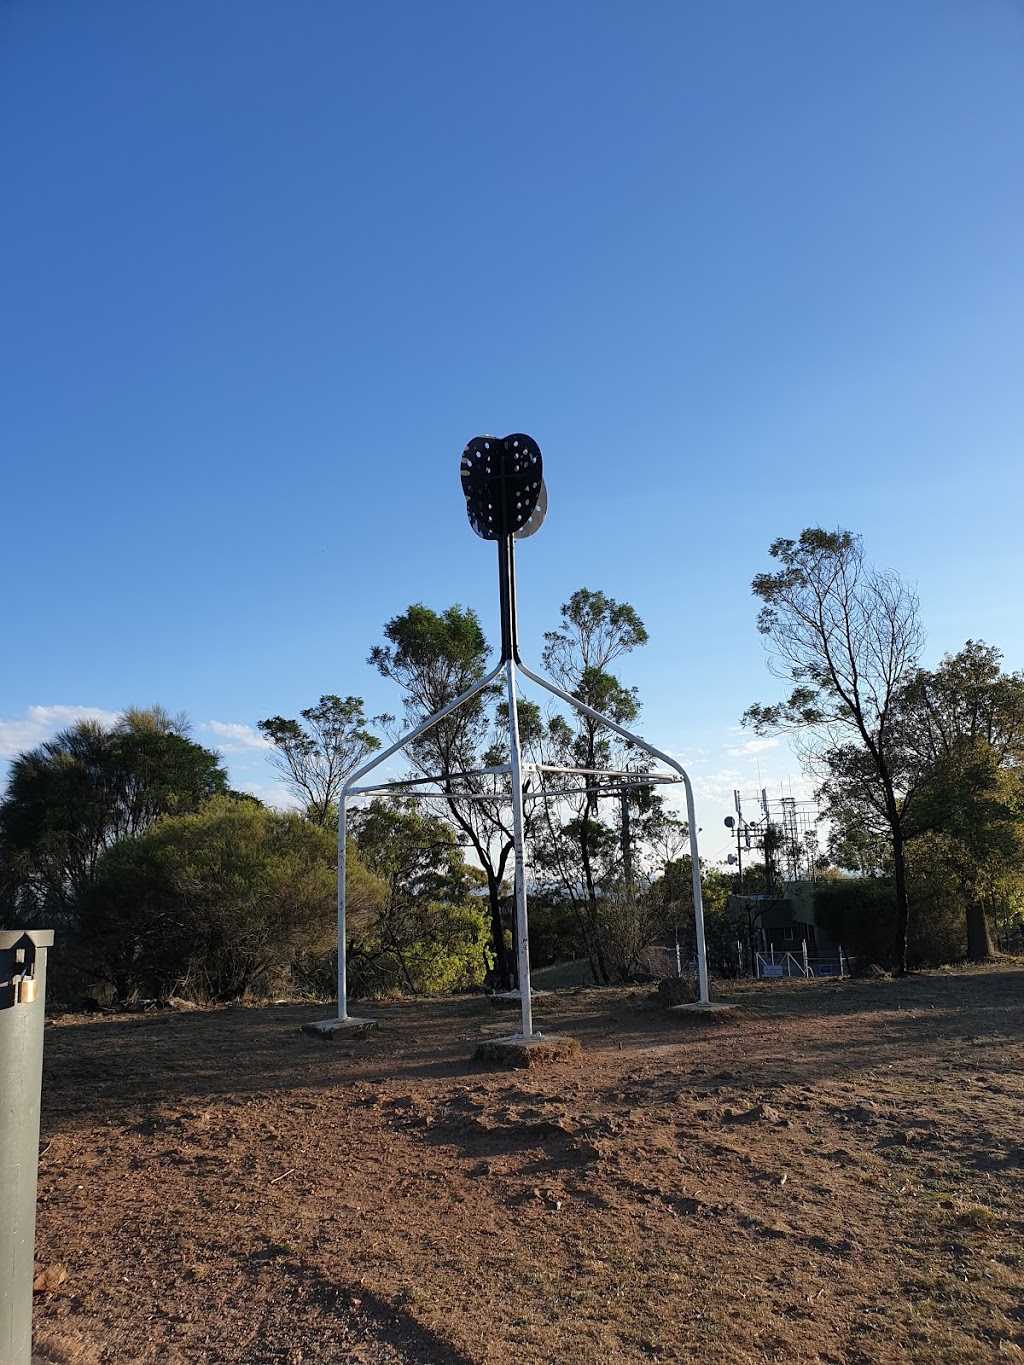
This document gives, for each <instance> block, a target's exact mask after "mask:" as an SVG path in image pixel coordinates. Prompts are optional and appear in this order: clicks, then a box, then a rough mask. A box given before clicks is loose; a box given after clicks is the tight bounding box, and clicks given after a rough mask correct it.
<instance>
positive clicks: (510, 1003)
mask: <svg viewBox="0 0 1024 1365" xmlns="http://www.w3.org/2000/svg"><path fill="white" fill-rule="evenodd" d="M550 994H551V992H550V991H531V992H530V999H531V1000H539V999H540V998H541V997H542V996H545V995H550ZM487 998H488V1000H489V1001H490V1002H491V1008H492V1009H495V1010H518V1009H521V1008H522V1004H523V997H522V996H521V995H520V994H519V992H518V991H495V992H494V994H493V995H489V996H488V997H487Z"/></svg>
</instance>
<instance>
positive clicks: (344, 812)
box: [338, 790, 348, 1023]
mask: <svg viewBox="0 0 1024 1365" xmlns="http://www.w3.org/2000/svg"><path fill="white" fill-rule="evenodd" d="M347 824H348V792H346V791H344V790H342V793H341V796H340V797H339V799H338V1018H339V1019H340V1020H341V1022H342V1023H344V1022H345V1020H346V1019H347V1018H348V959H347V949H348V945H347V942H346V939H345V854H346V852H347V849H346V837H345V836H346V827H347Z"/></svg>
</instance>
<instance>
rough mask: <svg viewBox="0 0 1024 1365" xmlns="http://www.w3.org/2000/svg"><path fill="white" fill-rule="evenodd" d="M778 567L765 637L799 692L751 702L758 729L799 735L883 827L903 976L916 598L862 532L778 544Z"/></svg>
mask: <svg viewBox="0 0 1024 1365" xmlns="http://www.w3.org/2000/svg"><path fill="white" fill-rule="evenodd" d="M769 554H770V555H771V557H772V558H773V559H775V560H777V561H778V563H779V565H780V568H779V569H777V570H776V571H775V572H774V573H761V574H758V575H757V577H756V578H755V579H754V581H753V585H752V587H753V592H754V595H755V596H756V597H758V598H760V600H761V602H762V603H763V605H762V607H761V610H760V613H759V615H758V622H757V623H758V629H759V630H760V631H761V633H762V635H763V636H764V637H765V640H766V644H767V647H768V650H769V659H770V664H771V666H772V669H773V671H774V672H775V673H776V675H777V676H779V677H781V678H784V679H785V680H786V681H787V682H788V683H790V684H791V685H792V690H791V691H790V694H789V696H788V697H787V698H786V699H785V700H783V701H779V702H774V703H771V704H769V705H767V706H765V705H754V706H751V707H750V708H749V709H748V710H747V712H746V713H745V715H744V723H746V724H748V725H752V726H753V727H754V729H755V730H756V731H757V732H758V733H766V732H771V731H778V730H798V731H801V732H802V733H803V734H804V735H805V736H806V741H805V744H806V747H805V754H806V755H807V757H808V759H809V762H810V764H811V766H812V767H813V768H814V769H815V771H817V773H818V774H819V776H822V777H825V778H826V779H827V780H828V781H831V782H832V783H833V784H834V785H835V786H836V787H837V788H839V789H842V790H843V791H847V792H849V791H853V792H854V793H855V794H856V797H857V799H858V800H860V801H863V802H866V803H867V804H868V805H869V806H871V808H872V809H873V810H874V811H876V812H877V815H878V817H879V818H880V819H881V820H882V821H883V822H884V825H885V829H886V833H887V838H888V842H889V846H890V849H891V853H892V862H893V869H894V879H895V900H896V917H895V932H894V936H893V952H892V956H893V963H894V967H895V969H896V970H897V971H899V972H905V971H906V970H907V932H908V923H909V899H908V894H907V879H906V855H905V844H906V827H905V816H906V798H907V790H906V778H907V766H906V762H905V748H904V745H903V742H902V738H901V736H900V734H899V732H898V729H897V727H896V724H895V721H896V716H897V710H898V706H899V700H900V697H901V696H902V693H903V689H904V688H905V686H906V684H907V681H908V678H909V676H910V674H911V672H912V670H913V669H914V668H915V666H916V664H917V659H918V654H919V652H920V649H921V645H922V640H923V634H922V630H921V626H920V622H919V620H918V605H917V598H916V596H915V594H914V593H913V591H912V590H911V589H910V588H909V587H908V586H907V584H906V583H904V582H903V580H902V579H901V578H900V577H899V576H898V575H897V574H896V573H894V572H892V571H891V570H879V569H876V568H873V567H872V566H870V565H869V564H867V562H866V561H865V558H864V551H863V546H862V543H861V539H860V537H859V536H856V535H853V534H851V533H850V532H849V531H844V530H837V531H825V530H822V529H821V528H820V527H810V528H808V529H807V530H805V531H803V532H802V533H801V535H800V538H799V540H796V541H794V540H786V539H779V540H776V541H774V542H773V544H772V545H771V546H770V549H769Z"/></svg>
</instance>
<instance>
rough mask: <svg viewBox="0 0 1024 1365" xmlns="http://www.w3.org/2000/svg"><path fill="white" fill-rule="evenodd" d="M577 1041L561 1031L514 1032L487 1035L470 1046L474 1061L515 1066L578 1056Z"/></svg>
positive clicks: (568, 1059)
mask: <svg viewBox="0 0 1024 1365" xmlns="http://www.w3.org/2000/svg"><path fill="white" fill-rule="evenodd" d="M581 1050H582V1049H581V1048H580V1045H579V1043H578V1042H577V1041H576V1039H575V1038H567V1037H566V1036H565V1034H563V1033H545V1034H540V1033H534V1034H533V1035H532V1036H531V1037H529V1038H525V1037H524V1036H523V1035H522V1034H521V1033H513V1034H512V1035H511V1037H508V1038H488V1039H487V1040H486V1042H483V1043H478V1044H477V1046H476V1048H475V1049H474V1050H473V1060H474V1061H476V1062H491V1063H493V1064H494V1065H496V1066H502V1067H515V1068H517V1069H521V1068H528V1067H531V1066H542V1065H544V1064H546V1063H547V1062H566V1061H571V1060H572V1059H574V1058H577V1057H579V1055H580V1053H581Z"/></svg>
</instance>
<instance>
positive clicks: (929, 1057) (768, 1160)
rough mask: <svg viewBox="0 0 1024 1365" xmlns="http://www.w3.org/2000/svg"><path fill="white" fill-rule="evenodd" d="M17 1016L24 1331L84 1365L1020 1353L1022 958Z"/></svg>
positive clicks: (440, 1363) (1023, 1328)
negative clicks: (27, 1261) (564, 989)
mask: <svg viewBox="0 0 1024 1365" xmlns="http://www.w3.org/2000/svg"><path fill="white" fill-rule="evenodd" d="M723 994H724V996H725V997H726V998H728V999H732V1000H735V1001H737V1002H738V1003H739V1004H740V1005H741V1008H740V1009H738V1010H736V1011H735V1012H733V1013H731V1014H729V1015H728V1016H724V1017H722V1018H720V1019H717V1020H710V1019H707V1018H696V1019H695V1018H693V1017H692V1016H672V1015H668V1014H666V1013H664V1012H663V1011H662V1010H661V1009H660V1008H659V1007H658V1006H657V1004H656V1003H654V1001H653V999H652V996H651V992H650V991H649V990H647V989H643V990H639V989H634V990H619V991H578V992H570V993H566V994H558V995H552V996H548V997H545V998H543V999H541V1000H539V1001H538V1004H537V1011H536V1013H537V1024H538V1027H540V1028H541V1029H544V1030H552V1031H554V1030H559V1031H561V1032H564V1033H567V1034H571V1035H573V1036H574V1037H576V1038H578V1039H579V1041H580V1043H581V1044H582V1048H583V1051H582V1056H581V1058H578V1059H577V1060H575V1061H569V1062H560V1063H558V1064H556V1065H552V1066H549V1067H547V1068H544V1069H541V1068H538V1069H534V1070H530V1071H518V1072H495V1071H493V1070H488V1069H486V1068H485V1067H483V1066H482V1065H481V1064H479V1063H476V1062H473V1061H471V1060H470V1057H471V1053H472V1050H473V1047H474V1045H475V1044H476V1043H478V1042H479V1041H480V1040H481V1039H485V1038H488V1037H494V1036H496V1035H498V1034H500V1033H502V1032H509V1031H511V1030H512V1028H513V1027H515V1026H516V1025H517V1022H518V1015H517V1014H508V1013H504V1012H498V1011H496V1010H495V1009H494V1008H493V1007H492V1006H491V1005H490V1004H489V1002H488V1001H487V1000H485V999H482V998H461V999H454V1000H431V1001H413V1002H407V1003H398V1004H388V1005H379V1006H377V1005H374V1006H372V1007H371V1006H367V1007H365V1012H366V1013H368V1014H372V1015H373V1016H374V1017H376V1018H377V1019H378V1020H379V1027H378V1029H377V1030H376V1032H375V1033H372V1034H370V1035H369V1036H368V1037H367V1038H366V1039H365V1040H364V1041H352V1040H349V1041H347V1042H344V1043H342V1042H333V1043H332V1042H324V1041H320V1040H317V1039H313V1038H309V1037H307V1036H303V1035H302V1034H300V1033H299V1025H300V1024H301V1023H303V1022H306V1021H309V1020H310V1019H315V1018H318V1017H323V1014H324V1013H325V1011H324V1010H323V1009H322V1008H320V1009H318V1008H317V1007H316V1006H312V1007H311V1006H303V1007H297V1006H294V1005H289V1006H273V1007H266V1008H259V1009H249V1008H228V1009H217V1010H208V1011H196V1012H194V1013H173V1012H163V1013H156V1014H144V1015H135V1016H118V1017H96V1018H83V1017H80V1016H79V1017H64V1018H60V1019H57V1020H54V1022H53V1023H52V1024H51V1025H50V1026H48V1029H47V1038H46V1075H45V1081H44V1112H43V1137H42V1143H41V1149H42V1156H41V1161H40V1177H39V1201H40V1202H39V1220H38V1237H37V1258H38V1262H39V1267H38V1268H39V1271H40V1275H41V1278H40V1280H39V1285H40V1290H39V1292H38V1293H37V1295H36V1300H35V1304H36V1339H37V1350H39V1351H40V1353H41V1354H44V1355H45V1356H46V1357H47V1358H48V1359H50V1360H52V1361H55V1362H61V1363H62V1365H70V1362H79V1365H99V1362H135V1361H140V1362H141V1361H160V1362H164V1363H165V1365H186V1362H187V1365H193V1363H194V1362H211V1363H212V1362H282V1363H285V1362H287V1363H288V1365H297V1363H298V1362H309V1361H323V1362H366V1363H367V1365H377V1363H380V1365H401V1363H402V1362H426V1363H432V1362H436V1363H437V1365H485V1363H486V1365H502V1363H503V1362H513V1361H514V1362H519V1363H524V1362H535V1361H545V1362H546V1361H553V1362H605V1361H689V1360H700V1361H703V1362H712V1363H716V1362H730V1365H732V1363H733V1362H735V1363H737V1365H742V1363H743V1362H764V1361H784V1362H787V1363H788V1362H793V1363H794V1365H796V1363H799V1362H821V1363H822V1365H824V1363H825V1362H827V1363H828V1365H855V1363H859V1362H896V1361H900V1362H903V1361H911V1362H951V1361H953V1362H961V1361H963V1362H973V1361H993V1360H999V1361H1002V1360H1004V1359H1011V1360H1012V1359H1020V1360H1024V1204H1022V1194H1024V1125H1022V1118H1024V1103H1022V1102H1024V1068H1022V1062H1024V963H1014V964H1010V965H1008V966H1007V965H1003V966H1000V967H996V968H992V969H988V970H983V971H982V970H979V971H976V972H962V973H932V974H927V975H921V976H914V977H911V978H908V979H907V980H904V981H889V980H878V981H865V982H842V983H840V982H829V981H820V982H796V983H789V982H770V983H762V984H754V983H740V984H738V985H736V986H735V988H731V989H729V990H728V991H723Z"/></svg>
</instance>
